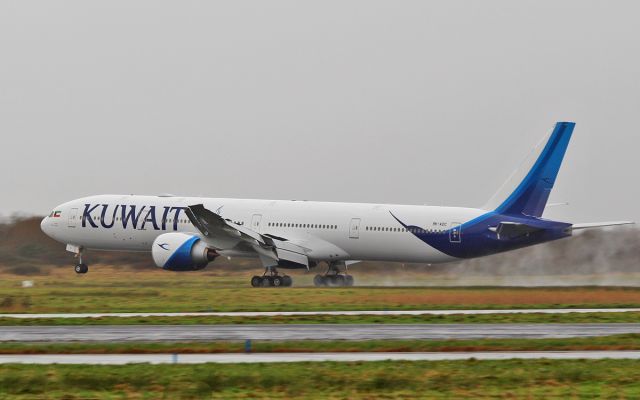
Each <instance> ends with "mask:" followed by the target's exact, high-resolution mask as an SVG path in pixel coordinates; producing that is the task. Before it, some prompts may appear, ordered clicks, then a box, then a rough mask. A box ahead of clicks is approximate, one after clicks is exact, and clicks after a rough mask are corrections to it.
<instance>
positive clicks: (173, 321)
mask: <svg viewBox="0 0 640 400" xmlns="http://www.w3.org/2000/svg"><path fill="white" fill-rule="evenodd" d="M453 323H465V324H472V323H477V324H480V323H483V324H497V323H640V312H632V311H628V312H622V313H607V312H601V313H568V314H542V313H527V314H480V315H467V314H453V315H299V316H274V317H208V316H196V317H126V318H124V317H100V318H1V317H0V326H10V325H19V326H36V325H38V326H48V325H215V324H453Z"/></svg>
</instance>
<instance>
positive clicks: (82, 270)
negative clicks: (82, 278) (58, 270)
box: [74, 264, 89, 274]
mask: <svg viewBox="0 0 640 400" xmlns="http://www.w3.org/2000/svg"><path fill="white" fill-rule="evenodd" d="M74 270H75V271H76V274H86V273H87V271H89V267H87V264H78V265H76V267H75V268H74Z"/></svg>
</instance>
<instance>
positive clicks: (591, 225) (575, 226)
mask: <svg viewBox="0 0 640 400" xmlns="http://www.w3.org/2000/svg"><path fill="white" fill-rule="evenodd" d="M633 224H635V222H632V221H611V222H588V223H584V224H573V229H574V230H575V229H591V228H605V227H607V226H619V225H633Z"/></svg>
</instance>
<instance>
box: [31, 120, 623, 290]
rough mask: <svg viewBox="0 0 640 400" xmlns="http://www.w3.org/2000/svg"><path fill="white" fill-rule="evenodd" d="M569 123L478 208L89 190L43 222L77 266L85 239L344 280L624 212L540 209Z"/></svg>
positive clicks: (174, 267) (198, 262)
mask: <svg viewBox="0 0 640 400" xmlns="http://www.w3.org/2000/svg"><path fill="white" fill-rule="evenodd" d="M574 127H575V123H573V122H558V123H557V124H556V125H555V128H554V129H553V130H552V132H551V133H550V134H549V135H548V136H547V137H546V139H547V140H543V141H542V142H540V144H539V145H538V146H536V148H535V149H534V151H533V153H532V154H531V156H530V158H529V160H528V162H527V163H525V164H524V165H523V166H522V167H521V168H519V169H518V170H516V172H515V173H514V174H513V175H512V176H511V177H510V178H509V180H508V181H507V182H506V183H505V185H503V187H502V188H501V189H500V190H499V191H498V193H496V195H494V197H493V198H492V199H491V200H490V201H489V202H488V203H487V204H486V205H485V206H484V207H482V208H462V207H435V206H424V205H399V204H367V203H338V202H315V201H296V200H291V201H283V200H251V199H228V198H198V197H179V196H172V195H160V196H137V195H98V196H91V197H84V198H80V199H77V200H73V201H70V202H67V203H64V204H61V205H59V206H57V207H56V208H55V209H54V210H53V211H52V212H51V214H50V215H49V216H47V217H45V218H44V219H43V220H42V223H41V228H42V231H43V232H44V233H45V234H47V235H48V236H50V237H51V238H53V239H55V240H57V241H59V242H62V243H64V244H66V245H67V247H66V249H67V250H68V251H70V252H72V253H74V254H75V255H76V257H77V258H78V263H77V265H76V267H75V271H76V272H77V273H79V274H84V273H86V272H87V271H88V266H87V264H85V263H84V262H83V258H82V256H83V253H84V252H85V251H86V250H88V249H95V250H113V251H144V252H151V256H152V258H153V260H154V262H155V264H156V265H157V266H158V267H160V268H163V269H165V270H170V271H193V270H201V269H203V268H205V267H206V266H207V265H208V264H209V263H210V262H212V261H214V260H215V259H216V258H218V257H220V256H223V257H251V258H257V259H259V261H260V262H261V264H262V266H263V267H264V273H263V274H262V275H256V276H253V277H252V278H251V285H252V286H253V287H266V286H272V287H286V286H291V285H292V279H291V277H290V276H288V275H286V274H284V275H281V274H280V273H279V271H278V268H283V269H297V268H299V269H306V270H309V269H310V268H313V267H315V266H317V265H319V264H320V263H326V264H327V266H328V268H327V270H326V272H325V273H323V274H318V275H316V276H315V278H314V284H315V285H316V286H352V285H353V284H354V278H353V276H352V275H349V273H348V267H349V265H352V264H354V263H357V262H361V261H391V262H406V263H427V264H435V263H444V262H451V261H456V260H460V259H468V258H474V257H481V256H487V255H491V254H496V253H501V252H505V251H510V250H515V249H519V248H523V247H527V246H532V245H536V244H540V243H545V242H550V241H553V240H558V239H562V238H566V237H570V236H572V233H573V231H575V230H579V229H588V228H599V227H604V226H615V225H626V224H633V222H630V221H616V222H602V223H586V224H571V223H568V222H561V221H553V220H549V219H545V218H543V217H542V214H543V212H544V210H545V208H546V207H547V200H548V199H549V195H550V193H551V190H552V188H553V186H554V183H555V181H556V178H557V175H558V171H559V169H560V165H561V163H562V160H563V158H564V155H565V152H566V150H567V147H568V145H569V140H570V139H571V135H572V133H573V130H574Z"/></svg>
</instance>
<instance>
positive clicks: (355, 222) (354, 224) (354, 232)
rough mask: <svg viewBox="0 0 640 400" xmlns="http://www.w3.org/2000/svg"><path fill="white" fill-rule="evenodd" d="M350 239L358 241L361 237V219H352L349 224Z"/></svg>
mask: <svg viewBox="0 0 640 400" xmlns="http://www.w3.org/2000/svg"><path fill="white" fill-rule="evenodd" d="M349 237H350V238H351V239H358V238H359V237H360V218H352V219H351V224H349Z"/></svg>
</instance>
